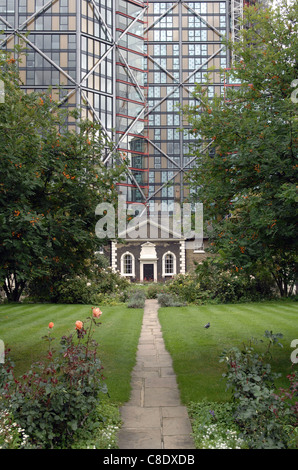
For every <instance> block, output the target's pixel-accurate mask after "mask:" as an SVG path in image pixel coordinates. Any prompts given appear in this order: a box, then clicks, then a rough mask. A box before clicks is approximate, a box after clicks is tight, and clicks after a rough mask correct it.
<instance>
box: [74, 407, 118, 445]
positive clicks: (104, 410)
mask: <svg viewBox="0 0 298 470" xmlns="http://www.w3.org/2000/svg"><path fill="white" fill-rule="evenodd" d="M120 427H121V416H120V411H119V406H118V405H117V404H114V403H111V402H110V401H108V400H107V399H103V400H102V401H101V402H100V403H99V404H98V405H97V406H96V409H95V415H94V417H93V420H92V426H89V428H88V429H83V430H82V431H80V430H79V431H78V433H77V434H76V440H75V442H74V443H73V445H72V449H117V448H118V439H117V438H118V436H117V434H118V431H119V429H120Z"/></svg>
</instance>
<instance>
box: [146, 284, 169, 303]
mask: <svg viewBox="0 0 298 470" xmlns="http://www.w3.org/2000/svg"><path fill="white" fill-rule="evenodd" d="M167 291H168V286H167V285H166V284H164V285H160V284H157V283H156V284H150V285H149V286H148V288H147V299H157V295H158V294H162V293H164V292H167Z"/></svg>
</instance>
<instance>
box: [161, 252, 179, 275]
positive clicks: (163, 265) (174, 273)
mask: <svg viewBox="0 0 298 470" xmlns="http://www.w3.org/2000/svg"><path fill="white" fill-rule="evenodd" d="M167 255H171V256H172V257H173V270H172V272H171V273H166V256H167ZM176 273H177V259H176V255H175V254H174V253H173V252H172V251H167V252H166V253H164V254H163V257H162V277H167V276H175V275H176Z"/></svg>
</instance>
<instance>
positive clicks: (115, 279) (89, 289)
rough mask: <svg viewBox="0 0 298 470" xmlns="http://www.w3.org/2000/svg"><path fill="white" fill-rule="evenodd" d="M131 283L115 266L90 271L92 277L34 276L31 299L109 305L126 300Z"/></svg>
mask: <svg viewBox="0 0 298 470" xmlns="http://www.w3.org/2000/svg"><path fill="white" fill-rule="evenodd" d="M129 287H130V283H129V282H128V281H127V280H126V279H125V278H123V277H121V276H120V274H119V273H118V272H113V271H112V269H111V268H109V267H108V268H99V267H97V266H95V269H93V270H92V271H91V270H90V272H89V276H88V277H87V276H83V275H82V276H73V277H70V276H63V277H62V278H60V277H59V278H58V279H55V277H53V278H50V277H49V276H44V277H42V278H38V279H34V280H33V281H32V282H31V283H30V284H29V289H28V294H29V298H31V299H33V300H34V301H37V302H54V303H61V304H92V303H95V304H99V303H100V304H103V303H105V304H109V305H116V304H117V303H121V302H125V301H126V299H127V295H128V289H129Z"/></svg>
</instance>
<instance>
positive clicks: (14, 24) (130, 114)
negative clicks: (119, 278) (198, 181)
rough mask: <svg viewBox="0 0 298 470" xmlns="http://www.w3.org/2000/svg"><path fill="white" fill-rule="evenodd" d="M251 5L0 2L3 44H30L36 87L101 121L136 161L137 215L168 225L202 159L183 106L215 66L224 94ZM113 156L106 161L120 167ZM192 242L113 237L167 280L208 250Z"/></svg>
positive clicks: (146, 272)
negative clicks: (197, 158)
mask: <svg viewBox="0 0 298 470" xmlns="http://www.w3.org/2000/svg"><path fill="white" fill-rule="evenodd" d="M242 10H243V1H242V0H241V1H236V0H206V1H193V2H189V1H183V0H176V1H175V0H174V1H169V0H165V1H163V2H161V1H156V0H151V1H150V0H148V1H147V0H146V1H139V0H0V30H2V31H3V32H2V34H1V36H0V47H1V48H7V49H12V48H13V46H14V45H15V44H21V45H22V46H23V47H26V55H25V54H23V55H22V63H21V65H20V73H21V78H22V81H23V83H24V88H25V89H26V90H27V91H28V92H30V91H34V90H40V91H41V90H46V89H47V88H48V87H49V86H51V87H52V94H53V97H54V98H55V99H57V100H59V102H60V103H61V106H68V107H70V108H72V107H80V108H81V109H82V116H83V117H86V118H89V119H91V120H96V121H98V122H99V123H100V124H101V126H102V129H103V131H104V132H105V134H106V135H107V136H108V137H109V139H110V140H111V141H112V142H113V144H114V150H115V151H117V152H120V154H121V155H122V157H123V158H125V159H126V160H127V162H128V170H127V177H126V180H125V181H124V182H121V184H118V189H119V194H120V195H121V196H122V197H123V198H124V199H125V201H126V203H127V206H128V207H129V208H130V209H131V210H132V213H133V210H134V208H136V210H137V211H138V212H140V211H143V212H145V213H146V214H148V216H150V214H156V213H160V214H161V218H160V219H159V224H161V222H162V214H170V215H171V214H173V211H174V205H175V203H177V202H179V203H180V204H182V203H183V202H184V201H186V200H187V197H188V187H187V183H186V181H185V176H186V174H187V172H188V171H189V169H191V168H192V166H193V164H194V159H193V157H192V156H191V152H190V146H191V143H192V141H193V135H192V133H191V130H190V129H189V126H188V124H187V122H185V121H184V119H183V115H182V113H181V107H183V106H185V105H188V104H198V105H199V104H200V102H199V100H197V99H196V98H194V96H193V94H192V93H193V91H194V89H195V84H196V83H200V84H205V85H206V86H207V78H206V74H207V73H208V74H209V80H210V81H209V83H208V95H209V97H210V99H212V97H213V96H214V95H216V94H223V93H224V81H223V77H222V75H221V73H220V71H221V69H224V68H227V67H229V66H230V65H231V58H230V56H229V52H228V51H227V50H226V49H225V47H224V45H223V37H224V36H230V35H232V37H233V38H235V39H237V35H238V33H239V26H238V25H239V22H238V20H239V18H240V17H241V15H242ZM75 124H76V123H75V121H74V120H72V119H71V118H70V119H69V126H70V127H71V126H73V127H74V126H75ZM113 156H114V153H113V152H111V151H109V152H107V153H106V154H104V155H103V156H102V159H103V161H104V162H105V163H106V164H107V165H112V164H113ZM174 238H175V237H174ZM146 243H151V245H146ZM191 243H192V242H190V241H188V240H186V239H185V237H184V238H183V237H180V239H178V238H177V237H176V238H175V239H174V240H172V239H171V237H169V236H167V237H166V239H163V238H162V237H161V236H159V237H157V238H156V239H154V240H152V239H150V240H149V239H148V238H146V235H145V236H144V238H143V239H141V238H140V239H138V240H133V239H131V238H130V239H129V240H126V241H125V243H124V245H123V244H121V245H119V244H117V243H116V242H113V243H112V245H111V247H110V256H111V264H112V266H113V268H114V269H118V270H120V271H121V272H122V274H123V275H125V276H128V277H134V278H136V279H139V280H143V279H144V278H150V279H154V280H159V279H160V278H163V279H164V278H166V277H170V276H173V275H174V274H176V273H178V272H185V271H187V270H188V269H189V268H190V264H191V263H190V262H189V263H188V262H187V259H188V258H189V259H193V256H192V255H191V256H190V254H191V253H192V254H194V251H199V253H198V254H199V255H200V256H202V253H201V252H202V246H195V247H194V249H192V248H190V246H191ZM144 244H145V245H144ZM152 244H153V245H155V247H152ZM187 244H188V245H190V246H187ZM123 246H124V248H123V249H122V247H123ZM129 246H131V249H129ZM137 247H138V248H137ZM142 247H143V248H142ZM150 247H151V248H150ZM181 247H183V249H182V248H181ZM123 250H124V251H123ZM142 250H143V251H142ZM144 250H145V251H144ZM150 250H151V251H150ZM154 250H155V251H154ZM188 250H190V251H188ZM148 252H150V253H151V255H150V256H151V258H152V257H153V258H154V262H152V263H149V262H147V263H146V262H145V261H144V259H143V256H145V255H146V256H149V255H148ZM117 253H118V254H117ZM144 253H145V254H144ZM146 253H147V254H146ZM125 254H126V255H127V256H124V255H125ZM129 254H131V255H132V256H131V257H129V256H128V255H129ZM167 255H168V256H167ZM153 258H152V259H153ZM133 259H134V260H135V261H134V262H133ZM199 259H200V258H199ZM147 261H148V260H147ZM149 264H151V265H153V268H152V266H150V267H148V266H147V265H149ZM132 274H133V276H132Z"/></svg>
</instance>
